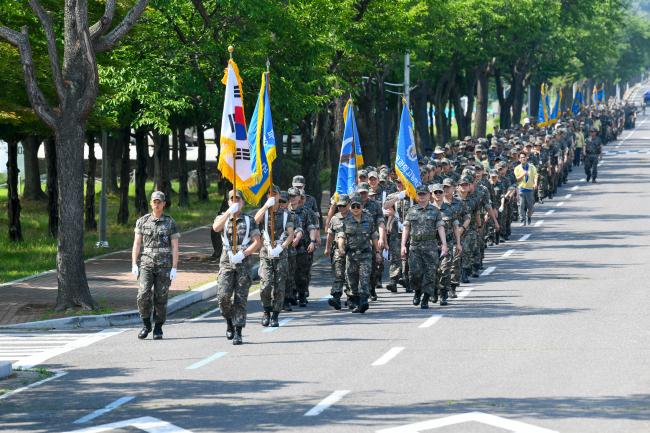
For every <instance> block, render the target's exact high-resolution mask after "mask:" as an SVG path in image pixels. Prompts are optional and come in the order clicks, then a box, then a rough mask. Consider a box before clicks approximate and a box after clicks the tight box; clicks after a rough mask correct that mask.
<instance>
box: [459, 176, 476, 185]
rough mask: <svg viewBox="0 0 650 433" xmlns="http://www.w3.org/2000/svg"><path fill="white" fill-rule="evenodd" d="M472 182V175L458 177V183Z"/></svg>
mask: <svg viewBox="0 0 650 433" xmlns="http://www.w3.org/2000/svg"><path fill="white" fill-rule="evenodd" d="M472 182H474V179H473V178H472V177H470V176H463V177H461V178H460V184H461V185H462V184H464V183H472Z"/></svg>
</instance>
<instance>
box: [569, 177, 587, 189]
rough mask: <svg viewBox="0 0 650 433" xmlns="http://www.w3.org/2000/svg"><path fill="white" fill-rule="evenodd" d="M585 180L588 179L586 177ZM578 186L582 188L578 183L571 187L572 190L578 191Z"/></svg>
mask: <svg viewBox="0 0 650 433" xmlns="http://www.w3.org/2000/svg"><path fill="white" fill-rule="evenodd" d="M585 180H587V179H585ZM578 188H580V185H576V186H574V187H573V188H571V191H577V190H578Z"/></svg>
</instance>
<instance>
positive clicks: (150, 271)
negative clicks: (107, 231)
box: [131, 191, 181, 340]
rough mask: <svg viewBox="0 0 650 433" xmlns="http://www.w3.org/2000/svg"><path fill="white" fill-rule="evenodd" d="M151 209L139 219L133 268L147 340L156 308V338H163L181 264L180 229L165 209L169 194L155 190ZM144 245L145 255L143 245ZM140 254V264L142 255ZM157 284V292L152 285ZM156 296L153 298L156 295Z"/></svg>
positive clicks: (142, 336)
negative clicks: (169, 301)
mask: <svg viewBox="0 0 650 433" xmlns="http://www.w3.org/2000/svg"><path fill="white" fill-rule="evenodd" d="M150 204H151V213H148V214H146V215H145V216H143V217H141V218H139V219H138V221H136V223H135V238H134V240H133V251H132V252H131V264H132V265H131V272H132V273H133V274H134V275H135V276H136V277H137V278H138V280H139V283H140V284H139V289H138V298H137V299H138V311H139V312H140V318H141V319H142V323H143V325H144V326H143V328H142V330H141V331H140V333H139V334H138V338H139V339H141V340H143V339H145V338H147V336H148V335H149V333H150V332H151V312H152V310H153V319H154V323H155V326H154V329H153V339H154V340H161V339H162V338H163V331H162V326H163V324H164V323H165V320H166V318H167V296H168V294H169V286H170V284H171V281H172V280H173V279H174V278H176V269H177V266H178V239H179V238H180V236H181V235H180V233H178V230H177V229H176V222H175V221H174V219H173V218H172V217H170V216H167V215H165V214H164V213H163V211H164V209H165V194H164V193H162V192H160V191H155V192H154V193H153V194H151V203H150ZM143 246H144V250H143V251H142V257H141V258H140V249H141V247H143ZM139 258H140V267H138V259H139ZM152 288H153V293H152V290H151V289H152ZM152 298H153V299H152Z"/></svg>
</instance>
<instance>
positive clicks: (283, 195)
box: [280, 191, 289, 202]
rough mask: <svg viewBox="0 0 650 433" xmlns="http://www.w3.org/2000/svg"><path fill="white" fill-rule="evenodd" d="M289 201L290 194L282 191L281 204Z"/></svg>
mask: <svg viewBox="0 0 650 433" xmlns="http://www.w3.org/2000/svg"><path fill="white" fill-rule="evenodd" d="M287 201H289V193H287V192H286V191H280V202H287Z"/></svg>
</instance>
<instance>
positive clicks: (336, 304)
mask: <svg viewBox="0 0 650 433" xmlns="http://www.w3.org/2000/svg"><path fill="white" fill-rule="evenodd" d="M327 303H328V304H330V306H331V307H332V308H334V309H335V310H340V309H341V295H340V294H338V293H337V294H336V295H332V297H331V298H329V299H328V300H327Z"/></svg>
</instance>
